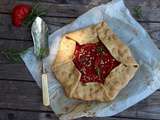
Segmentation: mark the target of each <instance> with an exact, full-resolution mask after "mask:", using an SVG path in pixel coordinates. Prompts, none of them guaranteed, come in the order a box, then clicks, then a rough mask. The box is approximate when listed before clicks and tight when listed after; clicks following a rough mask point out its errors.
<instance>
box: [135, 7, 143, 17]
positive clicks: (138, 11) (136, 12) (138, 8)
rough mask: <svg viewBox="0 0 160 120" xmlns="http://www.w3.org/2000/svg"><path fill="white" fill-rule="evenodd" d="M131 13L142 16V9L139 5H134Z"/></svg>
mask: <svg viewBox="0 0 160 120" xmlns="http://www.w3.org/2000/svg"><path fill="white" fill-rule="evenodd" d="M133 15H134V16H135V17H136V18H142V9H141V6H135V7H134V8H133Z"/></svg>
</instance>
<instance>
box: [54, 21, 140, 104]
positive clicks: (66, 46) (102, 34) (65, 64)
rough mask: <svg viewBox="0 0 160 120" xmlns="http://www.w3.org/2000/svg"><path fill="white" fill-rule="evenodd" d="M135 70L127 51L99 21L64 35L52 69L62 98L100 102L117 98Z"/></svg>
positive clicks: (132, 60) (135, 63)
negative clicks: (63, 95)
mask: <svg viewBox="0 0 160 120" xmlns="http://www.w3.org/2000/svg"><path fill="white" fill-rule="evenodd" d="M138 67H139V65H138V64H137V62H136V61H135V59H134V57H133V56H132V54H131V51H130V50H129V48H128V47H127V46H126V45H125V44H124V43H123V42H122V41H121V40H120V39H119V38H118V37H117V36H116V35H115V34H114V33H113V32H112V30H111V29H110V28H109V27H108V25H107V24H106V23H105V22H101V23H99V24H96V25H91V26H89V27H86V28H83V29H80V30H77V31H74V32H71V33H68V34H65V35H64V36H63V38H62V40H61V42H60V45H59V50H58V53H57V56H56V58H55V60H54V62H53V65H52V70H53V72H54V73H55V76H56V78H57V80H58V81H59V82H60V83H61V85H62V86H63V88H64V91H65V94H66V96H68V97H70V98H75V99H81V100H85V101H93V100H94V101H101V102H104V101H111V100H113V99H114V98H115V97H116V96H117V94H118V93H119V92H120V90H121V89H122V88H124V87H125V86H126V85H127V84H128V82H129V80H131V79H132V78H133V76H134V75H135V73H136V71H137V69H138Z"/></svg>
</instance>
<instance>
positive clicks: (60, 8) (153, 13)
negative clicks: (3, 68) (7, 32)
mask: <svg viewBox="0 0 160 120" xmlns="http://www.w3.org/2000/svg"><path fill="white" fill-rule="evenodd" d="M49 1H50V2H48V0H47V1H46V0H43V1H42V2H40V6H41V8H44V9H46V8H49V10H48V14H47V16H52V17H53V16H54V17H55V16H59V17H77V16H79V15H81V14H82V13H84V12H86V11H87V10H88V9H90V8H92V7H94V6H97V5H100V4H102V3H107V2H108V1H110V0H95V1H94V0H89V1H88V2H86V4H83V3H84V2H78V0H76V1H74V0H71V1H70V0H67V1H68V3H69V1H70V3H71V4H66V3H67V2H64V0H60V1H62V2H59V3H58V2H57V3H58V4H53V3H54V2H52V0H49ZM79 1H80V0H79ZM22 2H23V3H24V2H25V3H28V4H32V3H33V2H32V1H30V0H27V1H25V0H23V1H8V0H7V1H4V2H2V5H1V6H0V13H3V14H4V13H5V14H10V13H11V10H12V8H13V6H14V5H15V4H18V3H22ZM81 3H82V4H81ZM125 4H126V5H127V6H128V7H129V9H130V10H131V12H133V8H135V7H136V6H141V8H142V14H143V16H142V18H141V19H139V20H143V21H160V20H159V17H160V13H159V11H160V8H159V5H160V2H159V0H154V1H150V0H134V1H133V0H125Z"/></svg>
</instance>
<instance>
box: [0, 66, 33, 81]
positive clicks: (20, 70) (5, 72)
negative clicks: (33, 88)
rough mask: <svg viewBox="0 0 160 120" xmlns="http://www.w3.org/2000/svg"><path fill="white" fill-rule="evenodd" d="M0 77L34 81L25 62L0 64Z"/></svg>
mask: <svg viewBox="0 0 160 120" xmlns="http://www.w3.org/2000/svg"><path fill="white" fill-rule="evenodd" d="M0 79H10V80H11V79H13V80H22V81H33V78H32V76H31V75H30V73H29V71H28V70H27V68H26V66H25V65H24V64H0Z"/></svg>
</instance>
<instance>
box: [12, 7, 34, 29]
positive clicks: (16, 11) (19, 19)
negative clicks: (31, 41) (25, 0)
mask: <svg viewBox="0 0 160 120" xmlns="http://www.w3.org/2000/svg"><path fill="white" fill-rule="evenodd" d="M31 10H32V7H31V6H30V5H27V4H18V5H16V6H15V7H14V8H13V10H12V23H13V25H14V26H16V27H20V26H21V25H22V23H23V22H24V20H25V19H26V17H27V16H28V15H29V13H30V12H31Z"/></svg>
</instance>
